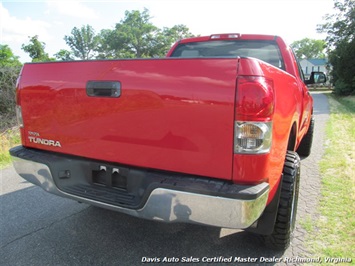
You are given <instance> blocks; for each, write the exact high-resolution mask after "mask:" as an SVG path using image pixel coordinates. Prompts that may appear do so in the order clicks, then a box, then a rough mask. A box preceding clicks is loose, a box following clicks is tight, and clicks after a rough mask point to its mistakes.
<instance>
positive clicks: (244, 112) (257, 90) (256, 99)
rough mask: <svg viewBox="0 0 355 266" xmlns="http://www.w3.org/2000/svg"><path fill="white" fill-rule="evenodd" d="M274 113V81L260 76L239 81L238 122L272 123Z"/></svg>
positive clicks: (245, 77)
mask: <svg viewBox="0 0 355 266" xmlns="http://www.w3.org/2000/svg"><path fill="white" fill-rule="evenodd" d="M273 113H274V85H273V81H272V80H270V79H267V78H265V77H260V76H240V77H238V79H237V96H236V113H235V120H237V121H270V120H271V118H272V115H273Z"/></svg>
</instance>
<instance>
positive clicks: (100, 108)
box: [18, 59, 238, 179]
mask: <svg viewBox="0 0 355 266" xmlns="http://www.w3.org/2000/svg"><path fill="white" fill-rule="evenodd" d="M237 60H238V59H149V60H137V59H136V60H108V61H77V62H56V63H38V64H26V65H25V66H24V68H23V70H22V74H21V78H20V83H19V85H18V93H19V94H20V101H21V102H20V103H18V104H19V105H21V108H22V114H23V121H24V128H23V129H22V139H23V145H24V146H26V147H32V148H38V149H43V150H49V151H54V152H60V153H65V154H71V155H76V156H81V157H87V158H92V159H97V160H102V161H109V162H117V163H121V164H127V165H132V166H138V167H144V168H153V169H160V170H167V171H174V172H181V173H188V174H195V175H201V176H210V177H216V178H221V179H231V176H232V159H233V131H234V110H235V108H234V101H235V86H236V77H237V63H238V61H237ZM113 83H115V84H116V86H119V89H118V90H117V91H116V93H115V94H112V95H111V94H110V90H107V89H105V88H104V87H105V86H106V87H107V86H110V85H111V84H113ZM87 87H89V88H87ZM95 91H96V92H95Z"/></svg>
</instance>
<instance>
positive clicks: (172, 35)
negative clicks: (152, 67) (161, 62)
mask: <svg viewBox="0 0 355 266" xmlns="http://www.w3.org/2000/svg"><path fill="white" fill-rule="evenodd" d="M190 37H194V35H193V34H192V33H191V32H190V30H189V28H188V27H187V26H185V25H182V24H179V25H175V26H173V27H172V28H166V27H164V28H163V30H162V31H161V32H160V34H159V37H158V38H157V39H156V41H157V47H158V48H159V51H157V55H158V56H165V55H166V53H167V52H168V51H169V49H170V48H171V46H172V45H173V44H174V43H175V42H177V41H178V40H181V39H185V38H190Z"/></svg>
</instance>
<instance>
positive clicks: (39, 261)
mask: <svg viewBox="0 0 355 266" xmlns="http://www.w3.org/2000/svg"><path fill="white" fill-rule="evenodd" d="M313 96H314V99H315V116H316V125H315V136H316V137H315V139H314V144H313V145H314V146H313V150H312V155H311V156H310V157H308V158H307V159H303V160H302V169H301V171H302V172H301V189H300V191H301V194H300V198H299V209H298V221H299V220H301V219H303V218H305V217H311V218H315V217H316V215H317V213H316V206H317V202H318V199H319V192H320V176H319V172H318V166H317V162H318V161H319V160H320V159H321V157H322V154H323V146H324V132H325V123H326V120H327V119H328V116H329V110H328V102H327V98H326V97H325V96H324V95H322V94H313ZM0 182H1V183H0V185H1V194H0V265H129V266H132V265H140V264H141V263H142V262H144V261H145V262H148V261H154V260H157V259H160V261H162V260H163V259H164V257H166V258H167V259H169V260H170V261H174V260H175V259H176V258H178V259H179V260H180V262H181V260H183V258H185V260H186V261H189V260H190V261H193V260H194V259H195V261H197V260H199V263H198V262H195V263H185V265H186V264H189V265H205V264H207V262H204V263H202V260H212V261H213V260H214V261H215V262H214V263H208V264H209V265H216V264H217V263H216V262H218V261H221V260H223V259H228V258H229V257H232V258H233V260H234V259H235V258H237V260H238V258H240V260H243V259H244V260H248V259H249V260H252V258H257V262H258V263H256V265H257V264H260V265H264V264H265V259H266V258H267V259H270V261H274V262H272V263H270V264H268V265H274V264H276V265H283V264H285V263H284V262H281V263H277V262H275V261H277V260H275V259H273V258H282V259H285V258H290V259H291V260H292V259H297V257H303V258H312V255H311V254H308V252H307V250H306V249H305V247H304V246H303V242H304V239H305V237H306V232H305V231H304V230H303V229H302V228H301V227H300V226H299V224H298V225H297V228H296V233H295V239H294V241H293V243H292V245H291V246H290V248H289V249H288V250H287V251H285V252H284V253H276V252H273V251H270V250H268V249H267V248H265V247H264V246H263V245H262V244H260V241H259V240H260V239H259V238H258V237H257V236H255V235H252V234H248V233H246V232H243V231H238V230H227V229H218V228H212V227H203V226H197V225H188V224H163V223H158V222H153V221H145V220H140V219H137V218H134V217H130V216H127V215H124V214H120V213H116V212H111V211H107V210H103V209H99V208H95V207H92V206H88V205H86V204H79V203H77V202H75V201H71V200H68V199H63V198H60V197H57V196H54V195H51V194H48V193H46V192H44V191H43V190H42V189H40V188H38V187H35V186H33V185H31V184H29V183H28V182H26V181H25V180H23V179H21V178H20V177H19V176H17V175H16V173H15V172H14V170H13V168H12V167H10V168H7V169H4V170H1V172H0ZM260 258H262V259H263V258H265V259H264V262H262V261H260ZM290 264H298V263H292V262H291V263H288V265H290ZM218 265H240V263H237V262H234V263H218ZM249 265H250V264H249ZM254 265H255V264H254Z"/></svg>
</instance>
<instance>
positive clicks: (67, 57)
mask: <svg viewBox="0 0 355 266" xmlns="http://www.w3.org/2000/svg"><path fill="white" fill-rule="evenodd" d="M54 56H55V58H57V59H58V60H61V61H71V60H74V57H73V53H72V52H70V51H68V50H65V49H61V50H60V51H59V52H58V53H56V54H54Z"/></svg>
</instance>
